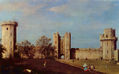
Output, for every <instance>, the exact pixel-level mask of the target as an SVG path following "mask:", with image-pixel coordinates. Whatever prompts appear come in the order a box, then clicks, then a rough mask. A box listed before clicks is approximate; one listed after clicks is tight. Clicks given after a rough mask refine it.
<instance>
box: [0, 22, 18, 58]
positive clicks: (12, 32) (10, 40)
mask: <svg viewBox="0 0 119 74" xmlns="http://www.w3.org/2000/svg"><path fill="white" fill-rule="evenodd" d="M1 26H2V45H3V47H4V48H5V49H6V50H5V52H4V53H3V58H13V57H14V50H15V48H16V47H15V46H16V27H17V26H18V24H17V22H15V21H7V22H2V23H1Z"/></svg>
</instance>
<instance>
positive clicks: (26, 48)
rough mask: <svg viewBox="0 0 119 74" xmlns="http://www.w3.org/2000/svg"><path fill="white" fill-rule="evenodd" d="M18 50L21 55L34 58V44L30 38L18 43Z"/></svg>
mask: <svg viewBox="0 0 119 74" xmlns="http://www.w3.org/2000/svg"><path fill="white" fill-rule="evenodd" d="M17 50H18V52H19V54H20V55H25V56H27V57H28V58H33V56H34V52H35V50H34V45H33V44H31V43H30V42H29V41H28V40H24V41H22V42H21V43H18V44H17Z"/></svg>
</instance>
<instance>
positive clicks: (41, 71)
mask: <svg viewBox="0 0 119 74" xmlns="http://www.w3.org/2000/svg"><path fill="white" fill-rule="evenodd" d="M44 61H45V60H44V59H43V60H39V59H35V60H34V59H26V60H23V59H22V60H12V61H11V60H10V61H7V60H6V61H3V62H2V63H1V64H2V66H1V74H27V73H25V72H24V71H25V70H26V69H30V70H31V71H32V72H31V73H30V74H102V73H101V72H97V71H87V72H84V70H83V69H81V68H78V67H74V66H71V65H68V64H65V63H61V62H58V61H55V60H46V65H45V66H44Z"/></svg>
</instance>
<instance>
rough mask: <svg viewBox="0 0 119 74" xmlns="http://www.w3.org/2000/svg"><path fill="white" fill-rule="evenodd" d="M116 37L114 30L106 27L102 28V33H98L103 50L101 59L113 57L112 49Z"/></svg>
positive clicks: (114, 45)
mask: <svg viewBox="0 0 119 74" xmlns="http://www.w3.org/2000/svg"><path fill="white" fill-rule="evenodd" d="M116 41H117V37H116V36H115V30H114V29H112V28H107V29H105V30H104V34H102V35H100V42H101V48H102V50H103V59H107V60H112V59H114V50H116Z"/></svg>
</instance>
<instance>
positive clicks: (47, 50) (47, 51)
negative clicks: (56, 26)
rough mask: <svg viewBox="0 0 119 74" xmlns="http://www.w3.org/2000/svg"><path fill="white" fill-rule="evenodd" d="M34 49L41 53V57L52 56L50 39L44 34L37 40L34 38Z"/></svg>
mask: <svg viewBox="0 0 119 74" xmlns="http://www.w3.org/2000/svg"><path fill="white" fill-rule="evenodd" d="M36 47H39V48H37V49H36V50H37V51H38V52H39V53H40V54H41V55H43V56H44V57H43V58H51V57H53V56H54V54H53V53H54V48H53V46H52V43H51V39H50V38H48V37H46V36H41V37H40V38H39V39H38V40H36Z"/></svg>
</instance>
